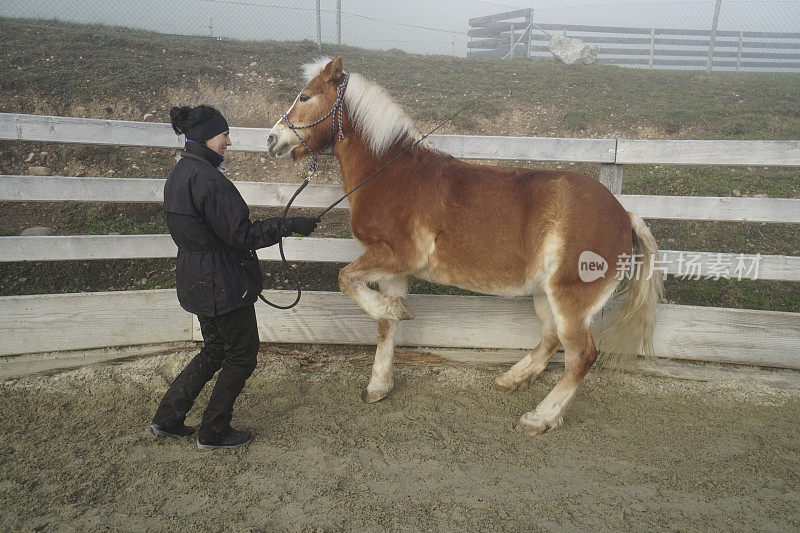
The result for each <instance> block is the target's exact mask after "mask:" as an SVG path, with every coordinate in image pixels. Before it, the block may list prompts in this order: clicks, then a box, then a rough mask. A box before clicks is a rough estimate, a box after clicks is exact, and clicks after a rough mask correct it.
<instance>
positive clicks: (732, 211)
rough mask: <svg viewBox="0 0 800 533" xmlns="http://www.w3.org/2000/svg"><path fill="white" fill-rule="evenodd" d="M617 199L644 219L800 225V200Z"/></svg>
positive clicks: (716, 198)
mask: <svg viewBox="0 0 800 533" xmlns="http://www.w3.org/2000/svg"><path fill="white" fill-rule="evenodd" d="M617 199H618V200H619V201H620V203H621V204H622V205H623V207H625V209H627V210H628V211H631V212H633V213H636V214H637V215H639V216H641V217H644V218H676V219H680V220H731V221H739V222H774V223H792V224H798V223H800V199H798V198H735V197H719V196H716V197H708V196H649V195H637V194H621V195H618V196H617Z"/></svg>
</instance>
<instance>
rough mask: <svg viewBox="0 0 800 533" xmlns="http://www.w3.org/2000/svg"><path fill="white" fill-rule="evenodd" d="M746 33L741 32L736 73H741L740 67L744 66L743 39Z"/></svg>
mask: <svg viewBox="0 0 800 533" xmlns="http://www.w3.org/2000/svg"><path fill="white" fill-rule="evenodd" d="M743 37H744V32H743V31H740V32H739V51H738V52H737V53H736V72H739V67H740V66H741V65H742V39H743Z"/></svg>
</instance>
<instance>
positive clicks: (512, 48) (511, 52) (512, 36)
mask: <svg viewBox="0 0 800 533" xmlns="http://www.w3.org/2000/svg"><path fill="white" fill-rule="evenodd" d="M508 58H509V59H514V23H513V22H512V23H511V50H510V51H509V56H508Z"/></svg>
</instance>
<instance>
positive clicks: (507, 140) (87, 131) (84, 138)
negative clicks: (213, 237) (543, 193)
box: [0, 45, 613, 163]
mask: <svg viewBox="0 0 800 533" xmlns="http://www.w3.org/2000/svg"><path fill="white" fill-rule="evenodd" d="M519 46H520V47H522V46H523V45H519ZM507 52H508V51H507V50H506V52H505V53H507ZM112 131H113V132H116V133H113V134H112V133H111V132H112ZM165 131H166V132H167V133H169V132H172V129H171V128H170V127H169V125H167V124H157V123H150V122H126V121H121V120H116V121H115V120H98V119H83V118H70V117H48V116H39V115H17V114H10V113H0V139H6V140H25V141H48V142H63V143H73V142H74V143H88V144H116V145H127V146H131V145H134V146H150V147H157V148H179V147H181V146H183V144H182V142H178V141H177V137H176V136H175V135H174V133H170V135H172V138H169V139H171V140H170V142H171V144H170V143H167V142H166V141H164V138H165V137H164V132H165ZM267 132H268V130H267V129H264V128H231V136H232V137H234V138H235V145H234V146H233V147H232V148H231V149H236V150H246V151H256V152H264V151H266V144H265V141H264V139H266V134H267ZM429 139H430V140H431V141H432V142H434V143H435V144H437V145H438V146H440V148H442V149H443V150H445V151H447V149H448V146H454V147H456V148H457V150H458V152H457V153H453V154H452V155H454V156H455V157H461V158H465V159H487V157H486V154H487V153H492V154H496V155H497V156H498V157H497V158H498V159H510V160H513V159H526V157H525V153H526V152H528V153H531V154H534V155H533V157H531V159H536V156H535V154H537V153H546V154H548V155H547V156H546V157H547V159H542V160H544V161H574V162H605V163H608V162H613V154H612V157H609V154H608V153H607V152H606V150H607V147H606V145H605V144H603V143H602V141H601V140H599V139H551V138H542V137H499V136H479V135H431V136H430V137H429ZM576 150H577V151H578V152H580V153H582V154H588V155H583V156H580V157H577V158H575V157H573V156H572V155H571V154H572V153H573V152H574V151H576ZM518 151H519V152H520V156H519V157H517V152H518Z"/></svg>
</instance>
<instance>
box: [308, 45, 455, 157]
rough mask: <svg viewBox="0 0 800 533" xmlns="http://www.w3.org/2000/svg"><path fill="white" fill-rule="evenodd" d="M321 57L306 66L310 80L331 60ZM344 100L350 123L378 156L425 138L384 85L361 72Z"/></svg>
mask: <svg viewBox="0 0 800 533" xmlns="http://www.w3.org/2000/svg"><path fill="white" fill-rule="evenodd" d="M330 61H331V60H330V58H327V57H321V58H319V59H317V60H315V61H314V62H313V63H308V64H306V65H303V75H304V76H305V79H306V83H308V82H309V81H311V80H312V79H313V78H314V77H316V76H317V75H318V74H319V73H320V72H322V69H324V68H325V65H327V64H328V63H329V62H330ZM344 103H345V105H346V108H347V115H348V118H349V119H350V124H351V125H352V126H353V127H354V128H356V129H357V130H358V132H359V133H360V134H361V136H362V138H363V139H364V141H365V142H366V143H367V146H369V148H370V149H371V150H372V152H373V153H374V154H375V155H376V156H380V155H382V154H383V153H384V152H385V151H386V150H387V149H388V148H390V147H391V146H393V145H395V144H396V143H398V142H401V141H403V140H408V141H411V142H414V141H418V140H419V139H421V138H422V132H420V131H419V129H418V128H417V126H416V125H415V124H414V121H413V120H411V117H409V116H408V115H407V114H406V112H405V111H403V108H402V107H400V105H399V104H398V103H397V102H395V101H394V100H393V99H392V97H391V96H390V95H389V93H388V92H386V89H384V88H383V87H381V86H379V85H377V84H375V83H373V82H371V81H370V80H368V79H366V78H365V77H364V76H362V75H361V74H358V73H356V72H353V73H351V74H350V79H349V81H348V82H347V89H346V90H345V92H344ZM419 146H421V147H423V148H426V149H428V150H431V151H434V152H437V153H441V150H439V149H438V148H435V147H434V146H433V145H431V144H430V143H428V141H427V140H425V141H422V142H421V143H420V144H419Z"/></svg>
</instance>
